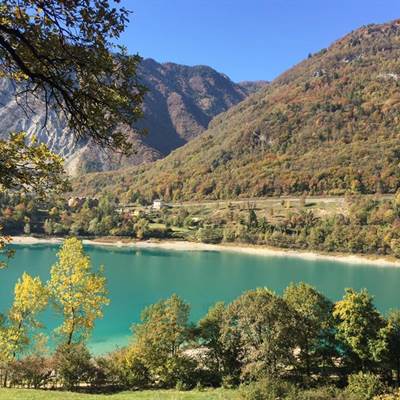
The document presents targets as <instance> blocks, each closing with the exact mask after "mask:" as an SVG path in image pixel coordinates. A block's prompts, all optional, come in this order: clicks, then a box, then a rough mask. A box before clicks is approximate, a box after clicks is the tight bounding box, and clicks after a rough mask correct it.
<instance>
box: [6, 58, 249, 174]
mask: <svg viewBox="0 0 400 400" xmlns="http://www.w3.org/2000/svg"><path fill="white" fill-rule="evenodd" d="M138 78H139V81H140V82H141V83H142V84H144V85H145V86H147V87H148V88H149V92H148V93H147V94H146V96H145V101H144V105H143V110H144V118H143V119H142V120H141V121H140V122H139V123H138V124H137V127H136V128H147V129H148V131H149V134H148V135H147V136H139V135H138V134H137V133H136V129H132V128H130V127H127V128H126V129H128V130H129V132H128V134H129V137H130V140H131V141H132V142H133V143H134V147H135V149H136V150H137V151H136V153H135V154H134V155H133V156H131V157H128V158H127V157H121V156H119V155H117V154H110V153H107V152H104V151H101V150H100V149H99V148H98V147H97V146H95V145H93V144H91V143H82V142H80V143H76V142H75V141H74V139H73V137H72V135H71V133H70V132H69V130H68V128H67V126H66V122H65V119H64V118H63V117H62V116H59V115H57V113H56V112H55V111H54V110H49V113H48V117H47V126H46V127H45V125H46V111H45V107H44V105H43V104H41V103H39V102H38V101H37V100H36V99H34V98H32V99H30V108H29V109H25V110H24V109H22V108H21V107H20V106H19V105H18V104H17V102H16V101H15V98H14V95H13V93H14V92H15V90H16V88H17V87H16V85H15V84H14V83H13V82H11V81H9V80H5V79H3V80H0V104H1V105H2V107H0V137H3V138H4V137H7V135H8V134H9V133H10V132H15V131H21V130H24V131H26V132H27V134H28V136H29V137H32V136H36V137H37V138H38V140H39V141H41V142H44V143H46V144H48V146H49V147H50V149H51V150H53V151H54V152H56V153H58V154H60V155H62V156H63V157H65V159H66V167H67V169H68V171H69V172H70V173H72V174H78V173H79V172H82V171H83V172H91V171H102V170H114V169H117V168H119V167H124V166H128V165H137V164H141V163H147V162H151V161H154V160H157V159H159V158H162V157H165V156H166V155H167V154H169V153H170V152H171V151H172V150H174V149H175V148H177V147H180V146H182V145H183V144H185V143H186V142H188V141H190V140H192V139H193V138H194V137H196V136H198V135H199V134H200V133H201V132H203V131H204V130H205V129H206V128H207V126H208V123H209V121H210V120H211V119H212V118H213V117H214V116H215V115H217V114H218V113H220V112H222V111H225V110H226V109H228V108H229V107H231V106H233V105H234V104H237V103H239V102H240V101H242V100H243V99H244V98H246V96H247V95H248V89H246V88H245V87H242V86H241V85H240V84H237V83H234V82H233V81H231V80H230V79H229V77H228V76H227V75H225V74H222V73H219V72H217V71H216V70H214V69H212V68H211V67H208V66H193V67H191V66H185V65H180V64H176V63H171V62H169V63H163V64H160V63H158V62H156V61H155V60H154V59H144V60H143V61H142V63H141V64H140V65H139V67H138Z"/></svg>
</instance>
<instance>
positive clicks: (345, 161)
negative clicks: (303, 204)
mask: <svg viewBox="0 0 400 400" xmlns="http://www.w3.org/2000/svg"><path fill="white" fill-rule="evenodd" d="M399 60H400V20H396V21H392V22H389V23H386V24H377V25H373V24H371V25H368V26H364V27H361V28H360V29H357V30H355V31H353V32H351V33H350V34H348V35H346V36H344V37H343V38H341V39H339V40H337V41H335V42H334V43H333V44H332V45H331V46H330V47H329V48H328V49H322V50H321V51H319V52H318V53H316V54H314V55H311V56H310V57H309V58H308V59H306V60H304V61H302V62H300V63H299V64H297V65H296V66H294V67H293V68H291V69H289V70H288V71H286V72H284V73H283V74H281V75H280V76H279V77H278V78H276V79H275V80H274V81H272V82H271V83H270V84H269V85H268V86H267V87H266V88H264V89H262V90H261V91H259V92H258V93H256V94H253V95H251V96H249V97H248V98H247V99H245V100H244V101H242V102H241V103H239V104H238V105H236V106H234V107H232V108H230V109H229V110H228V111H226V112H224V113H222V114H219V115H218V116H216V117H215V118H214V119H213V120H212V121H211V122H210V124H209V128H208V130H207V131H205V132H204V133H203V134H202V135H200V136H199V137H198V138H196V139H195V140H193V141H191V142H190V143H189V144H187V145H185V146H184V147H182V148H180V149H178V150H175V151H174V152H172V153H171V154H170V155H169V156H168V157H166V158H165V159H163V160H161V161H158V162H156V163H154V164H150V165H147V166H144V167H139V168H132V169H128V170H124V171H121V172H119V173H118V174H117V175H116V176H115V177H110V176H107V175H101V174H98V175H90V176H87V177H85V181H84V182H85V187H84V188H83V187H82V186H80V185H76V190H77V192H81V193H87V194H92V195H93V194H96V193H99V192H102V191H111V192H112V193H114V194H116V195H120V196H122V198H124V197H125V198H126V200H129V194H126V193H127V192H129V193H140V195H141V196H143V197H144V198H146V199H148V200H150V199H152V198H155V197H163V198H164V199H166V200H194V199H203V198H206V199H207V198H208V199H229V198H236V197H243V198H245V197H246V198H247V197H262V196H271V195H281V194H301V193H309V194H344V193H347V192H350V193H379V192H388V193H393V192H395V191H396V190H397V189H398V188H399V181H400V168H399V165H400V118H399V112H400V95H399V86H400V80H399V77H400V62H399ZM135 196H136V197H137V195H136V194H135Z"/></svg>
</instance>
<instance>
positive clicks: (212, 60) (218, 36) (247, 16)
mask: <svg viewBox="0 0 400 400" xmlns="http://www.w3.org/2000/svg"><path fill="white" fill-rule="evenodd" d="M121 4H123V5H124V6H125V7H126V8H128V9H130V10H132V11H133V12H134V13H133V15H132V16H131V21H130V23H129V26H128V28H127V30H126V32H125V33H124V34H123V37H122V38H121V39H122V40H121V41H122V43H123V44H124V45H126V46H127V47H128V50H129V52H130V53H136V52H138V53H139V54H140V55H142V56H143V57H151V58H154V59H155V60H157V61H160V62H166V61H172V62H176V63H180V64H187V65H197V64H203V65H209V66H211V67H213V68H215V69H217V70H218V71H220V72H224V73H226V74H227V75H228V76H229V77H230V78H231V79H232V80H234V81H241V80H257V79H266V80H271V79H273V78H275V77H276V76H278V75H279V74H280V73H282V72H284V71H285V70H286V69H287V68H289V67H291V66H293V65H294V64H296V63H297V62H299V61H301V60H302V59H303V58H305V57H307V55H308V54H309V53H310V52H315V51H318V50H320V49H321V48H324V47H328V46H329V44H330V43H332V42H333V41H335V40H336V39H339V38H340V37H341V36H343V35H345V34H346V33H348V32H350V31H351V30H353V29H356V28H358V27H359V26H361V25H364V24H368V23H379V22H386V21H390V20H393V19H396V18H400V0H246V1H244V0H125V1H122V2H121Z"/></svg>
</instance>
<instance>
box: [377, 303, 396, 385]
mask: <svg viewBox="0 0 400 400" xmlns="http://www.w3.org/2000/svg"><path fill="white" fill-rule="evenodd" d="M373 352H374V357H375V359H376V361H378V362H379V363H380V366H381V367H383V368H386V369H388V371H389V376H391V375H392V370H394V371H396V379H397V384H400V311H399V310H395V311H391V312H390V314H389V315H388V317H387V319H386V321H385V325H384V326H383V327H382V328H381V329H380V330H379V332H378V337H377V339H376V341H375V343H374V347H373Z"/></svg>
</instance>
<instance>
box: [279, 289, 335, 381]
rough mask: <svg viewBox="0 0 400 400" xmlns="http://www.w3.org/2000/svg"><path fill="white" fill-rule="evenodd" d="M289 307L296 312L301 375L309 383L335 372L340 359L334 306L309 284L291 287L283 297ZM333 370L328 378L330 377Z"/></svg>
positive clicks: (297, 358) (298, 360)
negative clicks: (338, 357) (336, 358)
mask: <svg viewBox="0 0 400 400" xmlns="http://www.w3.org/2000/svg"><path fill="white" fill-rule="evenodd" d="M283 298H284V300H285V301H286V303H287V304H288V305H289V306H290V307H291V308H292V309H293V310H294V311H295V313H296V319H297V321H298V326H299V329H298V330H297V332H296V341H297V345H298V349H299V351H300V352H299V354H298V355H297V357H296V361H297V362H296V366H297V369H298V371H299V375H300V376H303V374H305V375H306V377H307V378H308V380H310V379H311V378H312V376H316V374H319V375H320V374H321V373H323V372H325V370H326V369H327V368H329V367H330V368H332V366H333V357H334V356H336V355H337V354H336V351H335V348H336V343H335V341H334V320H333V317H332V309H333V304H332V303H331V302H330V301H329V300H328V299H327V298H326V297H325V296H324V295H323V294H321V293H320V292H318V291H317V290H316V289H315V288H313V287H312V286H310V285H308V284H306V283H299V284H291V285H290V286H288V287H287V288H286V290H285V292H284V294H283ZM329 372H330V371H329V369H328V370H327V371H326V374H329Z"/></svg>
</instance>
